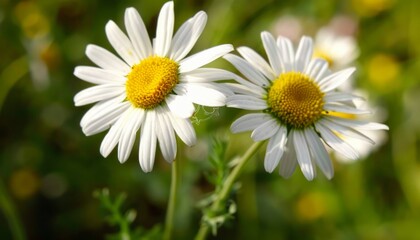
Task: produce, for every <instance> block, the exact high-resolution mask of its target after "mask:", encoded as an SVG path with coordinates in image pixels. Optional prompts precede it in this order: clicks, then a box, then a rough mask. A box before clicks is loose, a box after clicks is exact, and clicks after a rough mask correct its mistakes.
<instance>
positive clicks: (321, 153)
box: [305, 129, 334, 179]
mask: <svg viewBox="0 0 420 240" xmlns="http://www.w3.org/2000/svg"><path fill="white" fill-rule="evenodd" d="M305 137H306V141H307V142H308V146H309V149H310V152H311V155H312V156H313V158H314V159H315V162H316V164H317V165H318V167H319V168H320V169H321V171H322V172H323V173H324V175H325V176H326V177H327V178H328V179H331V178H332V177H333V176H334V168H333V166H332V163H331V160H330V157H329V155H328V152H327V150H326V149H325V146H324V144H322V142H321V140H320V139H319V137H318V135H316V133H315V131H314V130H312V129H306V130H305Z"/></svg>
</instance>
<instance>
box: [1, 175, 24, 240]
mask: <svg viewBox="0 0 420 240" xmlns="http://www.w3.org/2000/svg"><path fill="white" fill-rule="evenodd" d="M0 209H1V210H2V211H3V213H4V215H5V217H6V220H7V221H8V222H9V226H10V230H11V232H12V236H13V239H15V240H25V239H26V236H25V232H24V230H23V227H22V223H21V222H20V220H19V217H18V215H17V213H16V209H15V207H14V205H13V202H12V200H11V199H10V197H9V195H8V193H7V192H6V187H5V186H4V184H3V182H2V180H1V179H0Z"/></svg>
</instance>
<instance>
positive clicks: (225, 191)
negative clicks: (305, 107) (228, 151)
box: [195, 141, 264, 240]
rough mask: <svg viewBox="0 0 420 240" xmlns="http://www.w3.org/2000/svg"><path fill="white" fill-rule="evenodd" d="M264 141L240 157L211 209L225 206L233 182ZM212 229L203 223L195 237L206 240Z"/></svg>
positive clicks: (215, 209) (197, 239) (198, 239)
mask: <svg viewBox="0 0 420 240" xmlns="http://www.w3.org/2000/svg"><path fill="white" fill-rule="evenodd" d="M263 143H264V141H261V142H256V143H254V144H253V145H252V146H251V147H250V148H249V149H248V151H246V153H245V154H244V155H243V156H242V157H241V158H240V159H239V161H238V165H236V166H235V168H234V169H233V170H232V172H231V173H230V174H229V176H228V177H227V178H226V182H225V184H224V185H223V188H222V190H221V191H220V193H219V194H218V195H217V198H216V200H215V201H214V202H213V204H212V205H211V207H210V209H211V210H212V211H214V212H217V211H219V209H220V208H221V206H223V205H224V204H225V202H226V200H227V197H228V196H229V193H230V192H231V190H232V187H233V184H234V183H235V181H236V179H237V178H238V177H239V175H240V174H241V172H242V170H243V168H244V167H245V165H246V163H247V162H248V161H249V160H250V159H251V158H252V156H254V154H255V153H256V152H257V150H258V149H259V148H260V147H261V145H263ZM209 231H210V226H209V225H208V224H206V223H201V226H200V229H199V230H198V232H197V235H196V237H195V239H196V240H204V239H206V237H207V235H208V233H209Z"/></svg>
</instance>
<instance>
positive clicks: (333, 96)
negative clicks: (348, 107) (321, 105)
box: [324, 91, 363, 103]
mask: <svg viewBox="0 0 420 240" xmlns="http://www.w3.org/2000/svg"><path fill="white" fill-rule="evenodd" d="M362 99H363V98H362V97H360V96H356V95H353V94H350V93H345V92H335V91H332V92H328V93H326V94H325V96H324V102H326V103H332V102H346V101H353V100H362Z"/></svg>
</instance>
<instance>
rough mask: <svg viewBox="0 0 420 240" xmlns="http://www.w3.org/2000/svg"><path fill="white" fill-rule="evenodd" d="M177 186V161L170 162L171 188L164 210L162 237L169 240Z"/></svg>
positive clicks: (172, 225) (172, 224)
mask: <svg viewBox="0 0 420 240" xmlns="http://www.w3.org/2000/svg"><path fill="white" fill-rule="evenodd" d="M177 188H178V166H177V161H176V160H175V161H173V163H172V173H171V189H170V192H169V202H168V210H167V212H166V221H165V229H164V232H163V239H164V240H170V239H171V237H172V229H173V227H174V217H175V214H174V213H175V205H176V194H177Z"/></svg>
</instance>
